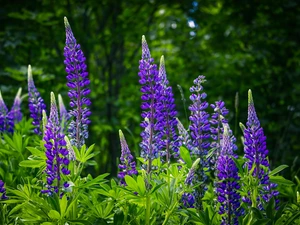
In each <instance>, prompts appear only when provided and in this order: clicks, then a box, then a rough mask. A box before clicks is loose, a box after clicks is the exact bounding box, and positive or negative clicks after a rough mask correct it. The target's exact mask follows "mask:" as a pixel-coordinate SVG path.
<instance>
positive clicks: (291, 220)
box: [0, 18, 300, 225]
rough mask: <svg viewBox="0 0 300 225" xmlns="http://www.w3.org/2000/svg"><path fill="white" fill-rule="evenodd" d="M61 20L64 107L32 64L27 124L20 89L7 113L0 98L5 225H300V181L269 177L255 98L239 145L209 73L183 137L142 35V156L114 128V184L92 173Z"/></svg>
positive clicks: (85, 103) (84, 114)
mask: <svg viewBox="0 0 300 225" xmlns="http://www.w3.org/2000/svg"><path fill="white" fill-rule="evenodd" d="M64 23H65V28H66V46H65V48H64V56H65V60H64V64H65V66H66V85H67V87H68V88H69V92H68V97H69V101H68V105H67V107H66V106H65V105H64V101H65V102H67V98H65V96H62V95H60V94H56V93H53V92H51V93H49V94H50V96H51V102H50V103H47V102H45V101H44V100H43V98H42V96H41V94H40V93H39V92H38V89H37V88H36V87H35V85H34V80H33V75H34V74H32V70H31V66H30V65H29V66H28V102H29V105H28V109H29V112H30V118H29V119H27V118H26V117H24V116H23V115H22V110H21V109H22V107H23V106H22V107H21V102H22V99H23V98H24V96H21V89H20V90H19V91H18V93H17V95H16V98H15V100H14V103H13V104H12V107H11V109H10V110H9V109H8V108H7V105H6V104H5V102H4V99H5V96H2V95H1V92H0V224H11V225H13V224H24V225H25V224H28V225H71V224H74V225H75V224H83V225H96V224H116V225H125V224H130V225H139V224H145V225H150V224H163V225H167V224H182V225H184V224H198V225H219V224H222V225H235V224H241V225H252V224H253V225H264V224H265V225H280V224H285V225H291V224H300V197H299V187H300V181H299V179H298V177H297V175H295V179H294V181H290V180H287V179H285V178H284V177H282V176H281V175H280V172H281V171H282V170H284V169H286V168H287V167H288V166H287V165H281V166H279V167H277V168H275V169H273V168H270V163H269V159H268V152H269V150H268V149H267V145H266V136H265V135H264V132H263V128H262V126H261V125H260V122H259V119H258V116H257V114H259V112H258V113H256V111H255V107H254V100H253V96H252V92H251V90H249V93H248V118H247V122H246V125H243V124H242V123H241V124H240V126H241V129H242V131H243V136H242V137H241V138H240V137H235V136H234V134H235V133H236V132H234V131H232V130H231V128H230V126H229V123H228V119H227V115H228V113H229V110H228V109H227V108H226V106H225V102H224V101H222V100H216V101H215V102H214V103H211V104H209V103H208V102H207V100H206V97H207V95H206V93H205V92H204V89H205V81H206V80H205V76H203V75H200V76H198V77H196V79H195V80H194V81H193V82H191V88H190V93H191V94H190V100H191V101H190V103H189V106H188V110H189V117H188V120H189V121H187V122H189V126H188V127H187V128H185V127H184V126H183V123H182V122H181V121H180V120H181V119H179V118H177V116H178V115H177V111H176V105H175V99H174V95H173V92H172V87H171V86H170V85H169V81H168V78H167V73H166V71H167V70H166V66H165V61H164V57H163V56H162V57H161V60H160V65H159V66H157V65H156V64H155V60H154V59H153V58H152V57H151V54H150V49H149V47H148V44H147V42H146V38H145V37H144V36H143V37H142V51H141V52H142V56H141V60H140V62H139V73H138V76H139V83H140V91H141V110H142V113H141V123H140V126H141V128H142V132H141V140H140V144H139V147H140V155H134V154H133V153H132V152H131V150H130V146H128V144H127V142H126V138H125V135H124V134H123V132H122V131H121V130H119V136H120V149H121V151H120V152H121V154H120V161H119V166H118V168H119V173H118V176H117V177H116V178H110V179H109V178H108V176H109V174H108V173H105V174H100V175H98V176H95V177H93V176H92V175H90V174H87V170H86V168H87V166H95V165H96V164H97V162H96V161H95V160H94V157H95V156H96V155H97V154H101V153H99V152H96V151H95V150H94V145H91V146H87V145H86V144H85V143H86V142H85V140H86V139H87V138H88V136H89V135H91V134H89V133H88V125H89V124H90V122H91V121H90V120H89V116H90V114H91V110H90V105H91V104H92V102H91V100H90V99H89V98H88V95H89V94H90V92H91V90H90V89H89V83H90V80H89V77H88V72H87V71H88V68H87V66H86V64H85V57H84V54H83V52H82V50H81V47H80V45H79V44H78V43H77V41H76V39H75V37H74V34H73V32H72V30H71V26H70V24H69V23H68V20H67V18H64ZM63 98H64V100H63ZM56 99H58V104H57V102H56ZM183 99H184V97H183ZM185 103H186V102H185V100H184V104H185ZM99 110H101V109H99ZM187 114H188V111H187ZM116 132H117V131H116ZM93 135H95V134H93ZM240 140H241V142H242V143H241V144H242V146H243V152H244V154H242V155H238V154H237V146H238V145H237V142H238V141H240ZM100 166H101V165H100ZM85 174H87V175H85Z"/></svg>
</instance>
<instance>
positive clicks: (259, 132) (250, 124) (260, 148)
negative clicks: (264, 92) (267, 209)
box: [244, 90, 279, 209]
mask: <svg viewBox="0 0 300 225" xmlns="http://www.w3.org/2000/svg"><path fill="white" fill-rule="evenodd" d="M244 152H245V158H246V159H247V161H246V166H247V167H248V170H249V171H250V170H251V169H252V168H253V167H254V170H253V173H252V174H251V175H252V176H253V177H255V178H256V179H258V180H259V183H260V185H261V186H262V188H263V190H261V193H260V194H261V196H260V197H259V199H258V207H261V200H262V199H264V200H265V201H266V202H268V201H269V200H270V199H271V197H272V196H274V197H275V196H277V195H278V194H279V193H278V192H277V191H274V190H272V189H274V188H276V186H277V185H276V184H272V183H270V181H269V171H270V169H269V167H270V165H269V162H268V159H267V155H268V152H269V151H268V150H267V145H266V136H265V135H264V131H263V128H262V127H261V126H260V122H259V120H258V117H257V115H256V111H255V107H254V101H253V98H252V92H251V90H249V91H248V119H247V123H246V128H245V129H244ZM277 203H278V200H277ZM261 209H262V208H261Z"/></svg>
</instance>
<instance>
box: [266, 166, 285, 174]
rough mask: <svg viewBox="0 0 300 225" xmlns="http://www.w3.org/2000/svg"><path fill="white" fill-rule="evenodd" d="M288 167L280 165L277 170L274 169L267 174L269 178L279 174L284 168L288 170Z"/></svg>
mask: <svg viewBox="0 0 300 225" xmlns="http://www.w3.org/2000/svg"><path fill="white" fill-rule="evenodd" d="M288 167H289V166H287V165H281V166H278V167H277V168H275V169H274V170H272V171H271V172H270V173H269V176H274V175H275V174H277V173H279V172H280V171H282V170H284V169H285V168H288Z"/></svg>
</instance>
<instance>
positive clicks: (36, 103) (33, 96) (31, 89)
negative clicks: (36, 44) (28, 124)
mask: <svg viewBox="0 0 300 225" xmlns="http://www.w3.org/2000/svg"><path fill="white" fill-rule="evenodd" d="M28 103H29V104H28V106H29V111H30V117H31V118H32V119H33V121H32V125H34V126H35V128H34V133H36V134H42V132H41V129H40V125H41V120H42V111H43V110H45V111H46V105H45V103H44V100H43V99H42V97H41V95H40V93H39V92H38V90H37V89H36V87H35V85H34V82H33V78H32V70H31V66H30V65H28Z"/></svg>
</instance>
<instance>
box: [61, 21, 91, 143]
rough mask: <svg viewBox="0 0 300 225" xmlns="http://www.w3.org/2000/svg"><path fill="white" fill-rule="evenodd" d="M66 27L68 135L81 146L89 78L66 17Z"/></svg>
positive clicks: (85, 127) (84, 136)
mask: <svg viewBox="0 0 300 225" xmlns="http://www.w3.org/2000/svg"><path fill="white" fill-rule="evenodd" d="M64 22H65V28H66V46H65V48H64V56H65V61H64V63H65V65H66V72H67V74H68V75H67V80H68V82H67V86H68V87H69V88H70V91H69V92H68V96H69V97H70V106H71V108H72V110H71V111H70V115H71V116H73V118H74V119H73V120H72V121H71V122H70V125H69V129H68V131H69V136H70V141H71V143H72V145H75V146H76V147H77V148H81V147H82V146H83V145H84V143H85V139H87V138H88V124H90V120H89V116H90V115H91V111H90V110H89V108H88V106H90V104H91V101H90V99H89V98H87V97H86V96H88V95H89V94H90V92H91V90H90V89H89V88H88V85H89V84H90V80H89V78H88V72H87V71H86V70H87V66H86V63H85V60H86V58H85V57H84V55H83V52H82V50H81V49H80V45H79V44H77V42H76V39H75V37H74V35H73V32H72V30H71V27H70V24H69V22H68V20H67V18H66V17H65V18H64Z"/></svg>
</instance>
